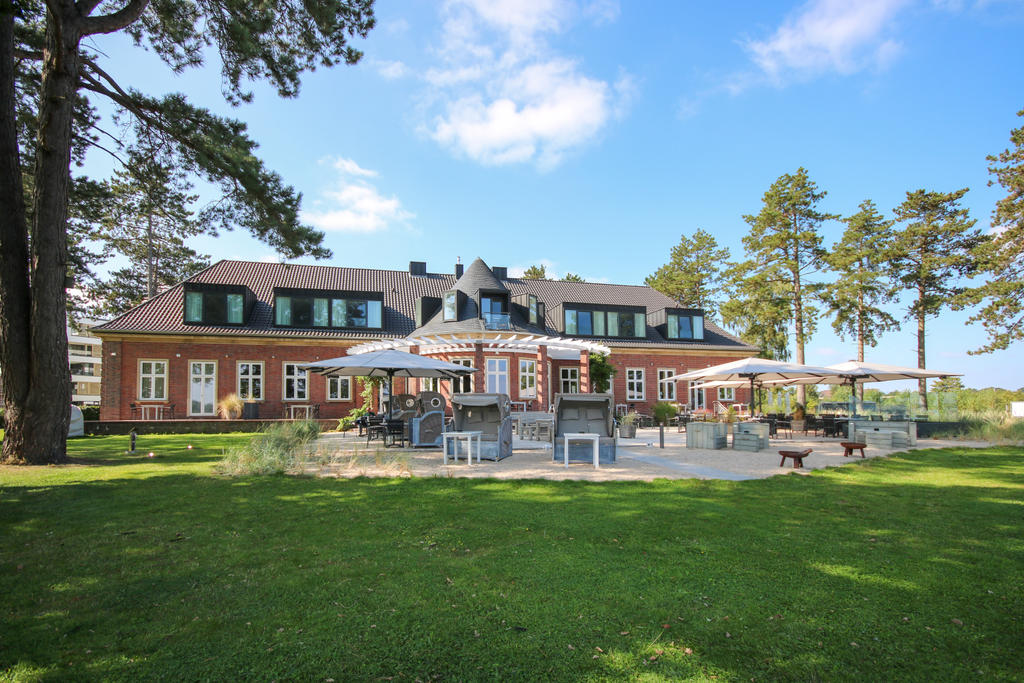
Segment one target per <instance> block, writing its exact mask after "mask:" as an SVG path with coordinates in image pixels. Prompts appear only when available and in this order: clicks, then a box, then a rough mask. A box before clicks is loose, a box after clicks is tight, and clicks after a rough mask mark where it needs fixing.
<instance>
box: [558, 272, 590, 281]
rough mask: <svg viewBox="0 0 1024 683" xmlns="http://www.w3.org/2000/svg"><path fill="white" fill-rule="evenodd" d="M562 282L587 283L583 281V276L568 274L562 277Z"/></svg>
mask: <svg viewBox="0 0 1024 683" xmlns="http://www.w3.org/2000/svg"><path fill="white" fill-rule="evenodd" d="M562 282H586V280H584V279H583V276H582V275H577V274H576V273H566V274H565V275H564V276H563V277H562Z"/></svg>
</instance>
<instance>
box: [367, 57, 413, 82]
mask: <svg viewBox="0 0 1024 683" xmlns="http://www.w3.org/2000/svg"><path fill="white" fill-rule="evenodd" d="M373 66H374V68H375V69H377V73H379V74H380V75H381V76H382V77H384V78H386V79H388V80H389V81H393V80H396V79H399V78H402V77H403V76H405V75H406V74H407V73H409V67H407V66H406V65H405V63H403V62H399V61H387V60H375V61H374V62H373Z"/></svg>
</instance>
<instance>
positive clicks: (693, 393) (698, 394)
mask: <svg viewBox="0 0 1024 683" xmlns="http://www.w3.org/2000/svg"><path fill="white" fill-rule="evenodd" d="M703 385H704V382H690V409H691V410H703V409H704V389H703Z"/></svg>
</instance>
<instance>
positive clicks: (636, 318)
mask: <svg viewBox="0 0 1024 683" xmlns="http://www.w3.org/2000/svg"><path fill="white" fill-rule="evenodd" d="M565 333H566V334H577V335H580V336H585V337H634V338H636V337H645V336H646V335H647V316H646V314H644V313H641V312H635V311H601V310H587V309H584V308H583V307H581V306H576V307H575V308H566V309H565Z"/></svg>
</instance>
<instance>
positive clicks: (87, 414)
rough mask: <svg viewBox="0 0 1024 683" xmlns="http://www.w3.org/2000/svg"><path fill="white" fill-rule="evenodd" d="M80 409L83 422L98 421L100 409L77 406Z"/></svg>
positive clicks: (97, 407)
mask: <svg viewBox="0 0 1024 683" xmlns="http://www.w3.org/2000/svg"><path fill="white" fill-rule="evenodd" d="M79 407H80V408H81V409H82V419H83V420H98V419H100V407H99V406H79Z"/></svg>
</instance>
